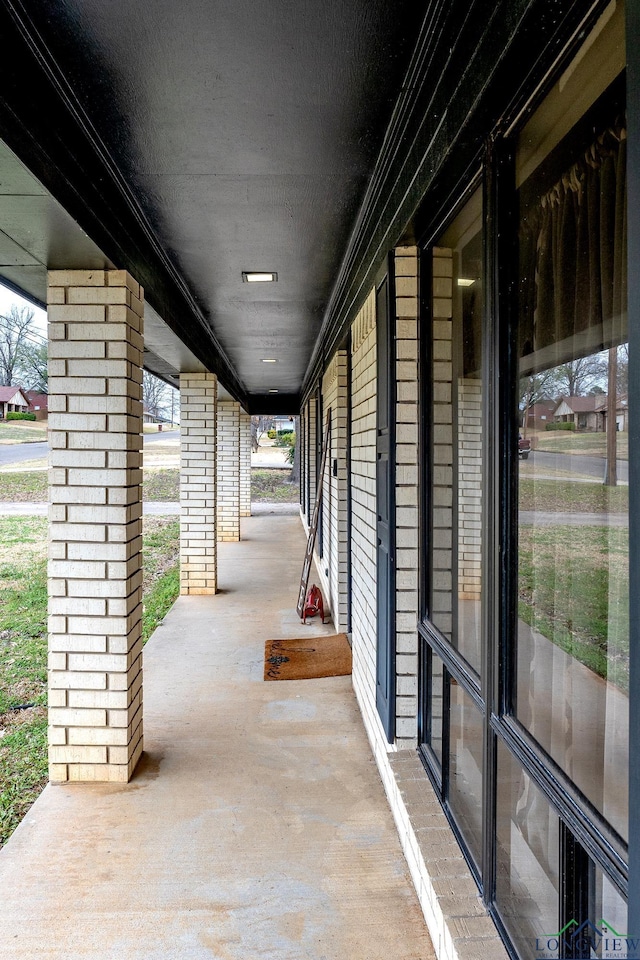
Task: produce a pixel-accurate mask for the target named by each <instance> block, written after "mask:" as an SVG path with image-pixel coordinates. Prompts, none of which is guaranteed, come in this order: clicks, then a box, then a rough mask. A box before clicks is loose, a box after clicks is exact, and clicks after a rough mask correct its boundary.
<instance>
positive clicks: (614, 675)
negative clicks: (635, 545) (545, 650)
mask: <svg viewBox="0 0 640 960" xmlns="http://www.w3.org/2000/svg"><path fill="white" fill-rule="evenodd" d="M628 557H629V533H628V530H625V529H622V528H619V527H617V528H613V527H612V528H609V527H606V526H593V527H591V526H589V527H575V526H556V527H539V528H536V527H526V526H524V527H521V528H520V532H519V582H518V591H519V603H518V616H519V617H520V619H521V620H523V621H524V622H525V623H527V624H529V625H530V626H531V627H533V629H535V630H537V631H538V633H541V634H542V635H543V636H545V637H547V639H549V640H551V641H552V643H555V644H556V645H557V646H559V647H560V648H561V649H563V650H565V651H566V652H567V653H568V654H570V655H571V656H572V657H574V658H575V659H576V660H578V661H579V662H580V663H583V664H584V665H585V666H586V667H588V668H589V669H590V670H593V671H594V673H597V674H598V675H599V676H601V677H603V678H604V679H607V680H610V681H611V682H612V683H615V684H616V685H617V686H618V687H620V688H621V689H622V690H625V691H626V690H628V688H629V567H628Z"/></svg>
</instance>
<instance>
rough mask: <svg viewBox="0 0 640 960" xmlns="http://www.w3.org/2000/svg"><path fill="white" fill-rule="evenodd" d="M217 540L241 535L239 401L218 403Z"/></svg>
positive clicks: (237, 538)
mask: <svg viewBox="0 0 640 960" xmlns="http://www.w3.org/2000/svg"><path fill="white" fill-rule="evenodd" d="M217 517H218V540H226V541H236V540H239V539H240V404H239V403H235V402H234V401H225V402H224V403H219V404H218V513H217Z"/></svg>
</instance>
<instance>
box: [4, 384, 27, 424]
mask: <svg viewBox="0 0 640 960" xmlns="http://www.w3.org/2000/svg"><path fill="white" fill-rule="evenodd" d="M8 413H29V399H28V397H27V396H26V394H25V393H23V391H22V390H21V389H20V387H0V417H1V418H2V419H3V420H4V419H6V416H7V414H8Z"/></svg>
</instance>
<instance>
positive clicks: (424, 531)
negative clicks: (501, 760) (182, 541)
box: [418, 0, 640, 956]
mask: <svg viewBox="0 0 640 960" xmlns="http://www.w3.org/2000/svg"><path fill="white" fill-rule="evenodd" d="M605 6H606V3H602V4H601V5H600V6H599V7H598V8H595V9H594V10H593V11H592V12H591V14H590V20H589V21H588V23H587V25H586V27H585V29H587V28H588V26H589V25H592V24H593V23H594V22H595V20H596V19H597V17H598V16H599V15H600V14H601V13H602V10H603V9H604V7H605ZM632 6H633V4H632V3H631V2H630V0H628V3H627V8H630V7H632ZM627 18H628V20H629V18H630V19H631V23H633V28H635V29H636V31H637V34H636V35H640V12H638V11H635V12H633V11H629V12H628V13H627ZM631 29H632V28H631V27H630V26H629V24H628V26H627V30H628V32H627V36H628V37H632V36H633V33H632V32H630V31H631ZM583 38H584V32H582V33H581V34H580V35H578V34H574V35H573V36H572V37H571V38H570V40H569V41H568V42H567V44H566V46H565V50H564V55H563V57H562V59H561V61H560V62H556V63H554V64H551V63H548V64H546V65H545V64H544V63H543V64H541V76H540V82H539V86H538V88H537V93H536V96H535V97H534V98H529V100H528V102H526V101H525V98H524V96H523V95H522V92H520V93H519V99H518V100H517V101H515V102H514V103H512V105H511V108H510V110H508V111H505V112H504V115H503V116H504V118H505V119H504V121H503V122H501V123H500V125H499V126H497V127H496V128H495V129H494V130H493V131H492V133H491V134H490V135H489V136H488V137H487V139H486V141H485V142H484V144H483V145H482V149H481V150H480V151H479V152H478V154H477V156H476V159H475V162H470V163H469V164H468V166H467V170H469V171H476V172H475V173H474V174H468V175H467V176H466V177H465V179H464V180H462V181H460V180H459V181H458V182H457V188H455V189H452V190H451V192H449V194H448V197H449V198H451V197H456V198H457V200H456V201H455V202H454V203H452V202H451V201H450V200H449V201H448V206H447V208H446V209H445V208H443V207H440V208H438V207H437V206H434V207H433V208H432V213H431V216H430V217H429V218H428V219H427V217H426V216H425V214H424V210H423V213H422V215H421V216H422V222H423V223H428V226H427V228H426V229H424V230H423V231H422V234H421V237H420V239H419V241H418V246H419V251H420V253H419V255H420V277H421V287H420V323H419V330H420V337H419V347H420V350H419V363H420V384H421V387H420V401H419V402H420V405H421V418H420V419H421V430H420V437H419V442H420V486H421V495H420V538H419V547H420V550H419V556H420V574H419V582H420V605H419V617H418V661H419V665H418V691H419V692H418V753H419V756H420V758H421V760H422V762H423V764H424V767H425V770H426V772H427V774H428V776H429V778H430V779H431V781H432V783H433V785H434V788H435V790H436V791H437V793H438V795H439V797H440V800H441V802H442V804H443V808H444V810H445V813H446V815H447V817H448V819H449V822H450V824H451V826H452V829H453V830H454V833H455V834H456V836H457V839H458V842H459V843H460V846H461V848H462V851H463V853H464V855H465V857H466V859H467V862H468V863H469V866H470V868H471V871H472V873H473V875H474V877H475V879H476V881H477V883H478V886H479V889H480V893H481V895H482V898H483V900H484V902H485V904H486V906H487V909H488V910H489V912H490V914H491V915H492V917H493V918H494V920H495V922H496V924H497V926H498V928H499V929H500V931H501V933H502V935H503V936H504V939H505V942H506V944H507V946H508V948H509V950H510V951H511V952H512V954H513V956H516V953H515V949H514V947H513V945H512V944H511V942H510V940H509V937H508V934H507V932H506V928H505V926H504V924H503V922H502V919H501V916H500V912H499V910H498V907H497V905H496V899H495V873H496V861H495V845H496V805H497V745H498V740H500V741H501V742H502V744H503V745H504V746H505V747H506V748H507V750H508V751H509V752H510V753H511V755H512V756H513V757H514V758H515V759H516V760H517V762H518V763H519V764H520V766H521V767H522V769H523V770H524V771H525V772H526V773H527V774H528V775H529V776H530V777H531V778H532V780H533V782H534V784H535V785H536V786H537V787H538V788H539V789H540V790H541V791H542V793H543V794H544V796H545V797H546V799H547V801H548V802H549V803H550V805H551V806H552V808H553V809H554V811H555V813H557V815H558V816H559V818H560V821H561V824H562V831H561V833H562V836H563V837H564V840H563V848H562V851H561V853H562V857H563V858H566V859H567V862H568V859H570V858H571V857H574V859H575V849H577V848H579V849H580V850H581V851H584V855H585V857H587V859H588V860H589V862H590V864H591V867H590V869H593V865H594V864H595V865H596V866H597V867H598V868H600V869H601V870H602V871H603V872H604V873H605V874H606V876H607V877H608V878H609V880H610V881H611V882H612V883H613V885H614V886H615V887H616V888H617V890H618V891H619V892H620V893H621V894H622V895H623V896H626V897H628V898H629V896H630V893H631V897H630V899H629V903H630V911H629V916H630V923H631V920H632V917H633V916H634V912H635V911H634V910H633V906H632V904H634V899H633V894H634V893H635V892H637V894H638V897H639V898H640V862H636V860H634V853H635V855H636V857H637V860H638V861H640V831H638V830H637V828H635V829H634V824H633V820H634V818H633V815H632V814H631V815H630V823H629V844H628V845H627V844H626V843H625V842H624V840H623V839H622V838H621V837H620V836H619V835H618V834H617V832H616V831H615V830H614V829H613V828H612V827H611V825H610V824H609V823H608V822H607V821H606V819H605V818H604V816H603V815H602V814H601V813H600V812H599V811H597V810H596V809H595V807H594V806H593V805H592V804H591V803H590V802H589V800H588V799H587V798H586V797H585V796H584V794H583V793H582V792H581V791H580V790H579V789H578V788H577V787H576V785H575V784H574V783H573V782H572V781H571V780H570V778H569V777H568V776H567V774H566V773H565V772H564V771H563V770H562V769H561V768H560V767H559V765H558V764H557V763H555V762H554V761H553V759H552V758H551V757H550V756H549V755H548V754H547V753H546V751H545V750H544V749H543V748H542V747H541V746H540V745H539V744H538V743H537V742H536V741H535V739H534V738H533V737H532V736H531V735H530V734H529V732H528V731H527V730H526V729H525V728H524V727H523V726H522V724H521V723H519V722H518V720H517V719H516V717H515V716H514V715H513V713H512V712H511V710H510V707H511V702H512V697H511V689H512V687H510V684H513V682H514V677H515V663H514V657H515V644H514V643H513V642H512V636H513V625H514V623H515V615H516V598H517V590H516V585H515V583H514V578H515V577H516V576H517V564H516V558H517V522H516V521H517V468H518V459H517V452H516V451H517V437H518V423H517V417H516V404H515V390H516V384H517V376H518V357H517V349H516V342H515V323H514V319H515V317H516V309H515V307H516V305H515V303H514V290H515V283H514V279H515V276H516V270H517V263H514V250H515V245H514V244H513V243H512V238H513V236H514V230H517V223H516V222H515V221H516V218H517V212H516V203H515V197H516V188H515V177H514V163H515V145H516V141H517V136H518V133H519V131H520V129H521V128H522V126H523V125H524V122H525V121H526V119H527V118H528V116H529V115H530V113H531V112H532V111H533V110H534V109H535V108H536V107H537V106H538V104H539V103H540V102H541V101H542V100H543V99H544V97H545V96H546V94H547V92H548V91H549V89H550V88H551V87H552V86H553V83H554V82H555V80H557V77H558V75H559V74H560V73H561V72H562V70H563V69H564V68H566V65H567V63H568V62H569V61H570V60H571V59H572V57H573V56H574V55H575V52H576V48H577V47H578V46H579V45H580V43H581V42H582V39H583ZM636 46H637V45H636ZM627 53H628V56H627V114H628V127H629V130H630V131H631V132H632V133H633V132H635V135H636V138H637V140H638V142H636V143H634V141H633V139H632V138H631V137H630V145H631V144H633V148H631V146H630V152H629V159H628V173H627V176H628V205H629V216H628V221H629V225H630V226H629V247H628V257H629V262H630V263H631V262H633V259H632V258H633V256H634V249H635V250H636V251H637V250H640V223H635V222H634V219H633V216H632V211H633V210H636V209H639V208H640V51H636V50H634V48H633V44H632V43H628V46H627ZM633 57H635V59H636V60H637V61H638V62H637V64H636V65H635V69H634V68H633V66H632V65H631V62H630V61H631V60H632V58H633ZM525 107H526V109H525ZM634 117H635V119H636V126H635V130H634ZM634 151H635V152H634ZM479 166H480V168H481V171H482V172H481V174H480V175H478V173H477V170H478V167H479ZM480 177H481V179H482V183H483V205H484V209H483V219H484V235H483V253H484V271H485V314H484V330H483V346H482V350H483V365H484V366H483V417H484V423H485V425H486V427H487V429H486V430H485V431H483V489H484V497H485V505H484V508H483V511H484V512H483V527H484V529H485V531H486V532H487V533H488V534H489V535H487V536H485V537H484V541H485V543H484V554H483V571H482V584H483V586H482V590H483V598H482V604H483V614H482V616H483V620H482V634H483V659H482V672H481V677H480V678H478V676H477V674H475V671H473V670H472V668H470V666H469V664H468V663H467V662H466V660H465V659H464V657H463V656H462V655H461V654H460V653H458V651H457V650H456V649H455V648H454V647H453V646H452V645H451V644H450V643H449V642H448V641H447V640H446V639H445V638H444V636H442V634H441V633H440V632H439V631H438V630H437V629H436V628H435V627H434V625H433V624H432V623H431V622H430V621H429V610H428V603H429V593H430V591H429V584H430V582H431V564H430V550H429V543H430V539H431V531H430V517H431V504H430V493H431V474H432V470H431V457H430V443H431V441H430V429H431V421H430V417H431V409H432V407H431V403H432V390H431V377H430V374H429V371H430V369H431V295H432V291H431V277H432V269H431V248H432V247H433V246H434V245H435V243H436V240H437V238H438V237H439V236H440V235H441V233H442V232H443V230H444V229H445V228H446V226H447V225H448V224H449V223H450V222H451V221H452V220H453V219H454V217H455V216H456V214H457V213H458V211H459V210H460V209H461V208H462V207H463V205H464V204H465V203H466V201H467V200H468V199H469V197H470V196H471V194H472V192H473V191H474V190H475V189H476V188H477V186H478V184H479V182H480ZM636 184H637V186H636ZM634 240H635V247H634ZM628 316H629V344H630V347H629V349H630V381H629V382H630V388H629V409H630V411H632V412H631V414H630V427H629V476H630V481H631V485H630V504H629V528H630V531H629V532H630V547H629V576H630V581H631V582H634V573H635V571H636V570H638V569H640V567H639V564H640V491H638V483H640V455H638V452H637V451H638V444H637V443H635V444H634V443H633V439H632V438H633V437H634V426H633V423H634V418H633V411H634V410H638V409H640V358H639V357H638V355H637V354H638V350H640V322H638V318H639V317H640V277H638V275H637V274H636V273H634V271H632V270H629V281H628ZM634 345H635V349H634ZM634 358H635V362H634ZM634 367H635V369H636V370H638V372H639V376H636V377H634V376H633V369H634ZM499 374H500V375H499ZM505 374H506V375H505ZM636 439H638V440H640V436H638V437H637V438H636ZM632 450H633V452H632ZM634 479H635V481H636V482H635V486H633V481H634ZM632 490H634V491H635V492H634V493H632V492H631V491H632ZM634 504H635V505H636V507H637V509H636V510H635V512H634ZM634 530H637V531H638V536H636V537H634ZM631 598H632V599H631V610H630V614H631V616H630V622H631V624H632V625H633V624H635V628H634V627H633V626H631V627H630V629H631V631H632V633H631V635H630V647H631V651H632V654H631V680H630V717H629V765H630V781H631V786H630V793H631V797H630V800H631V802H630V811H633V810H634V809H637V806H636V807H634V804H633V801H634V798H635V799H636V801H637V802H640V769H638V768H637V767H638V766H640V765H635V764H634V760H633V756H632V744H633V742H634V737H635V735H636V734H637V737H635V740H636V742H637V743H640V667H639V666H638V663H637V661H638V660H639V659H640V658H639V657H638V656H637V650H638V643H639V642H640V591H636V592H635V593H634V591H633V590H631ZM634 609H635V610H636V612H637V613H638V616H637V617H635V619H634ZM634 632H635V635H636V636H635V641H636V642H635V643H634V637H633V633H634ZM490 637H491V638H492V642H489V638H490ZM634 650H635V651H636V656H634V655H633V651H634ZM434 655H435V656H438V657H439V658H440V660H441V661H442V663H443V668H444V669H443V676H444V680H443V705H442V709H443V721H442V722H443V730H442V764H440V761H439V759H438V757H437V756H436V754H435V752H434V751H433V749H432V748H431V747H430V745H429V743H428V738H429V735H430V729H431V719H430V715H429V706H430V700H431V681H432V674H433V671H432V658H433V656H434ZM450 679H453V680H454V681H455V682H457V683H459V684H461V685H462V686H463V688H464V690H465V692H466V693H467V694H468V695H469V696H470V697H471V698H472V699H473V700H474V702H475V703H476V705H477V706H478V708H479V709H480V710H481V711H482V712H483V716H484V730H485V735H484V758H483V801H482V802H483V822H484V824H485V827H486V829H485V831H484V837H483V851H482V862H481V863H480V864H476V863H475V862H474V859H473V857H472V856H471V853H470V851H469V848H468V846H467V845H466V842H465V838H464V836H462V835H461V833H460V830H459V828H458V824H457V823H456V820H455V815H454V813H453V811H452V810H451V807H450V806H449V804H448V777H449V773H448V766H449V746H448V743H449V736H448V733H449V725H450V720H449V716H448V707H449V703H448V701H449V694H448V691H449V687H450ZM632 691H636V693H637V695H636V696H635V697H634V695H633V693H632ZM629 851H631V863H632V871H631V880H632V882H631V884H630V882H629V875H630V871H629V865H628V864H629ZM576 882H577V881H576ZM566 886H567V885H566V883H565V884H564V887H565V888H566ZM566 896H568V894H567V895H566ZM573 896H577V895H576V894H573ZM635 902H640V899H639V900H638V901H635ZM565 907H566V903H565Z"/></svg>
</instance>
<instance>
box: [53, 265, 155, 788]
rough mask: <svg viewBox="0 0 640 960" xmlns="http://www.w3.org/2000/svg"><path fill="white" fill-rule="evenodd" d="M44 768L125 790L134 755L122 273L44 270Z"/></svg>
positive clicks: (136, 400) (138, 661) (135, 310)
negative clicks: (46, 684)
mask: <svg viewBox="0 0 640 960" xmlns="http://www.w3.org/2000/svg"><path fill="white" fill-rule="evenodd" d="M48 284H49V289H48V303H49V308H48V321H49V431H50V433H49V442H50V448H51V453H50V460H49V463H50V469H49V501H50V507H49V558H50V559H49V761H50V776H51V779H52V780H53V781H59V782H64V781H70V780H81V781H90V780H99V781H116V782H127V781H128V780H129V778H130V777H131V774H132V773H133V770H134V768H135V765H136V763H137V761H138V759H139V757H140V754H141V753H142V743H143V741H142V638H141V616H142V552H141V549H142V520H141V517H142V504H141V487H140V484H141V479H142V472H141V450H142V353H143V298H144V292H143V290H142V288H141V287H140V286H139V284H138V283H137V282H136V281H135V280H134V279H133V277H131V276H130V275H129V274H128V273H126V272H125V271H124V270H112V271H102V270H52V271H50V272H49V275H48Z"/></svg>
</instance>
